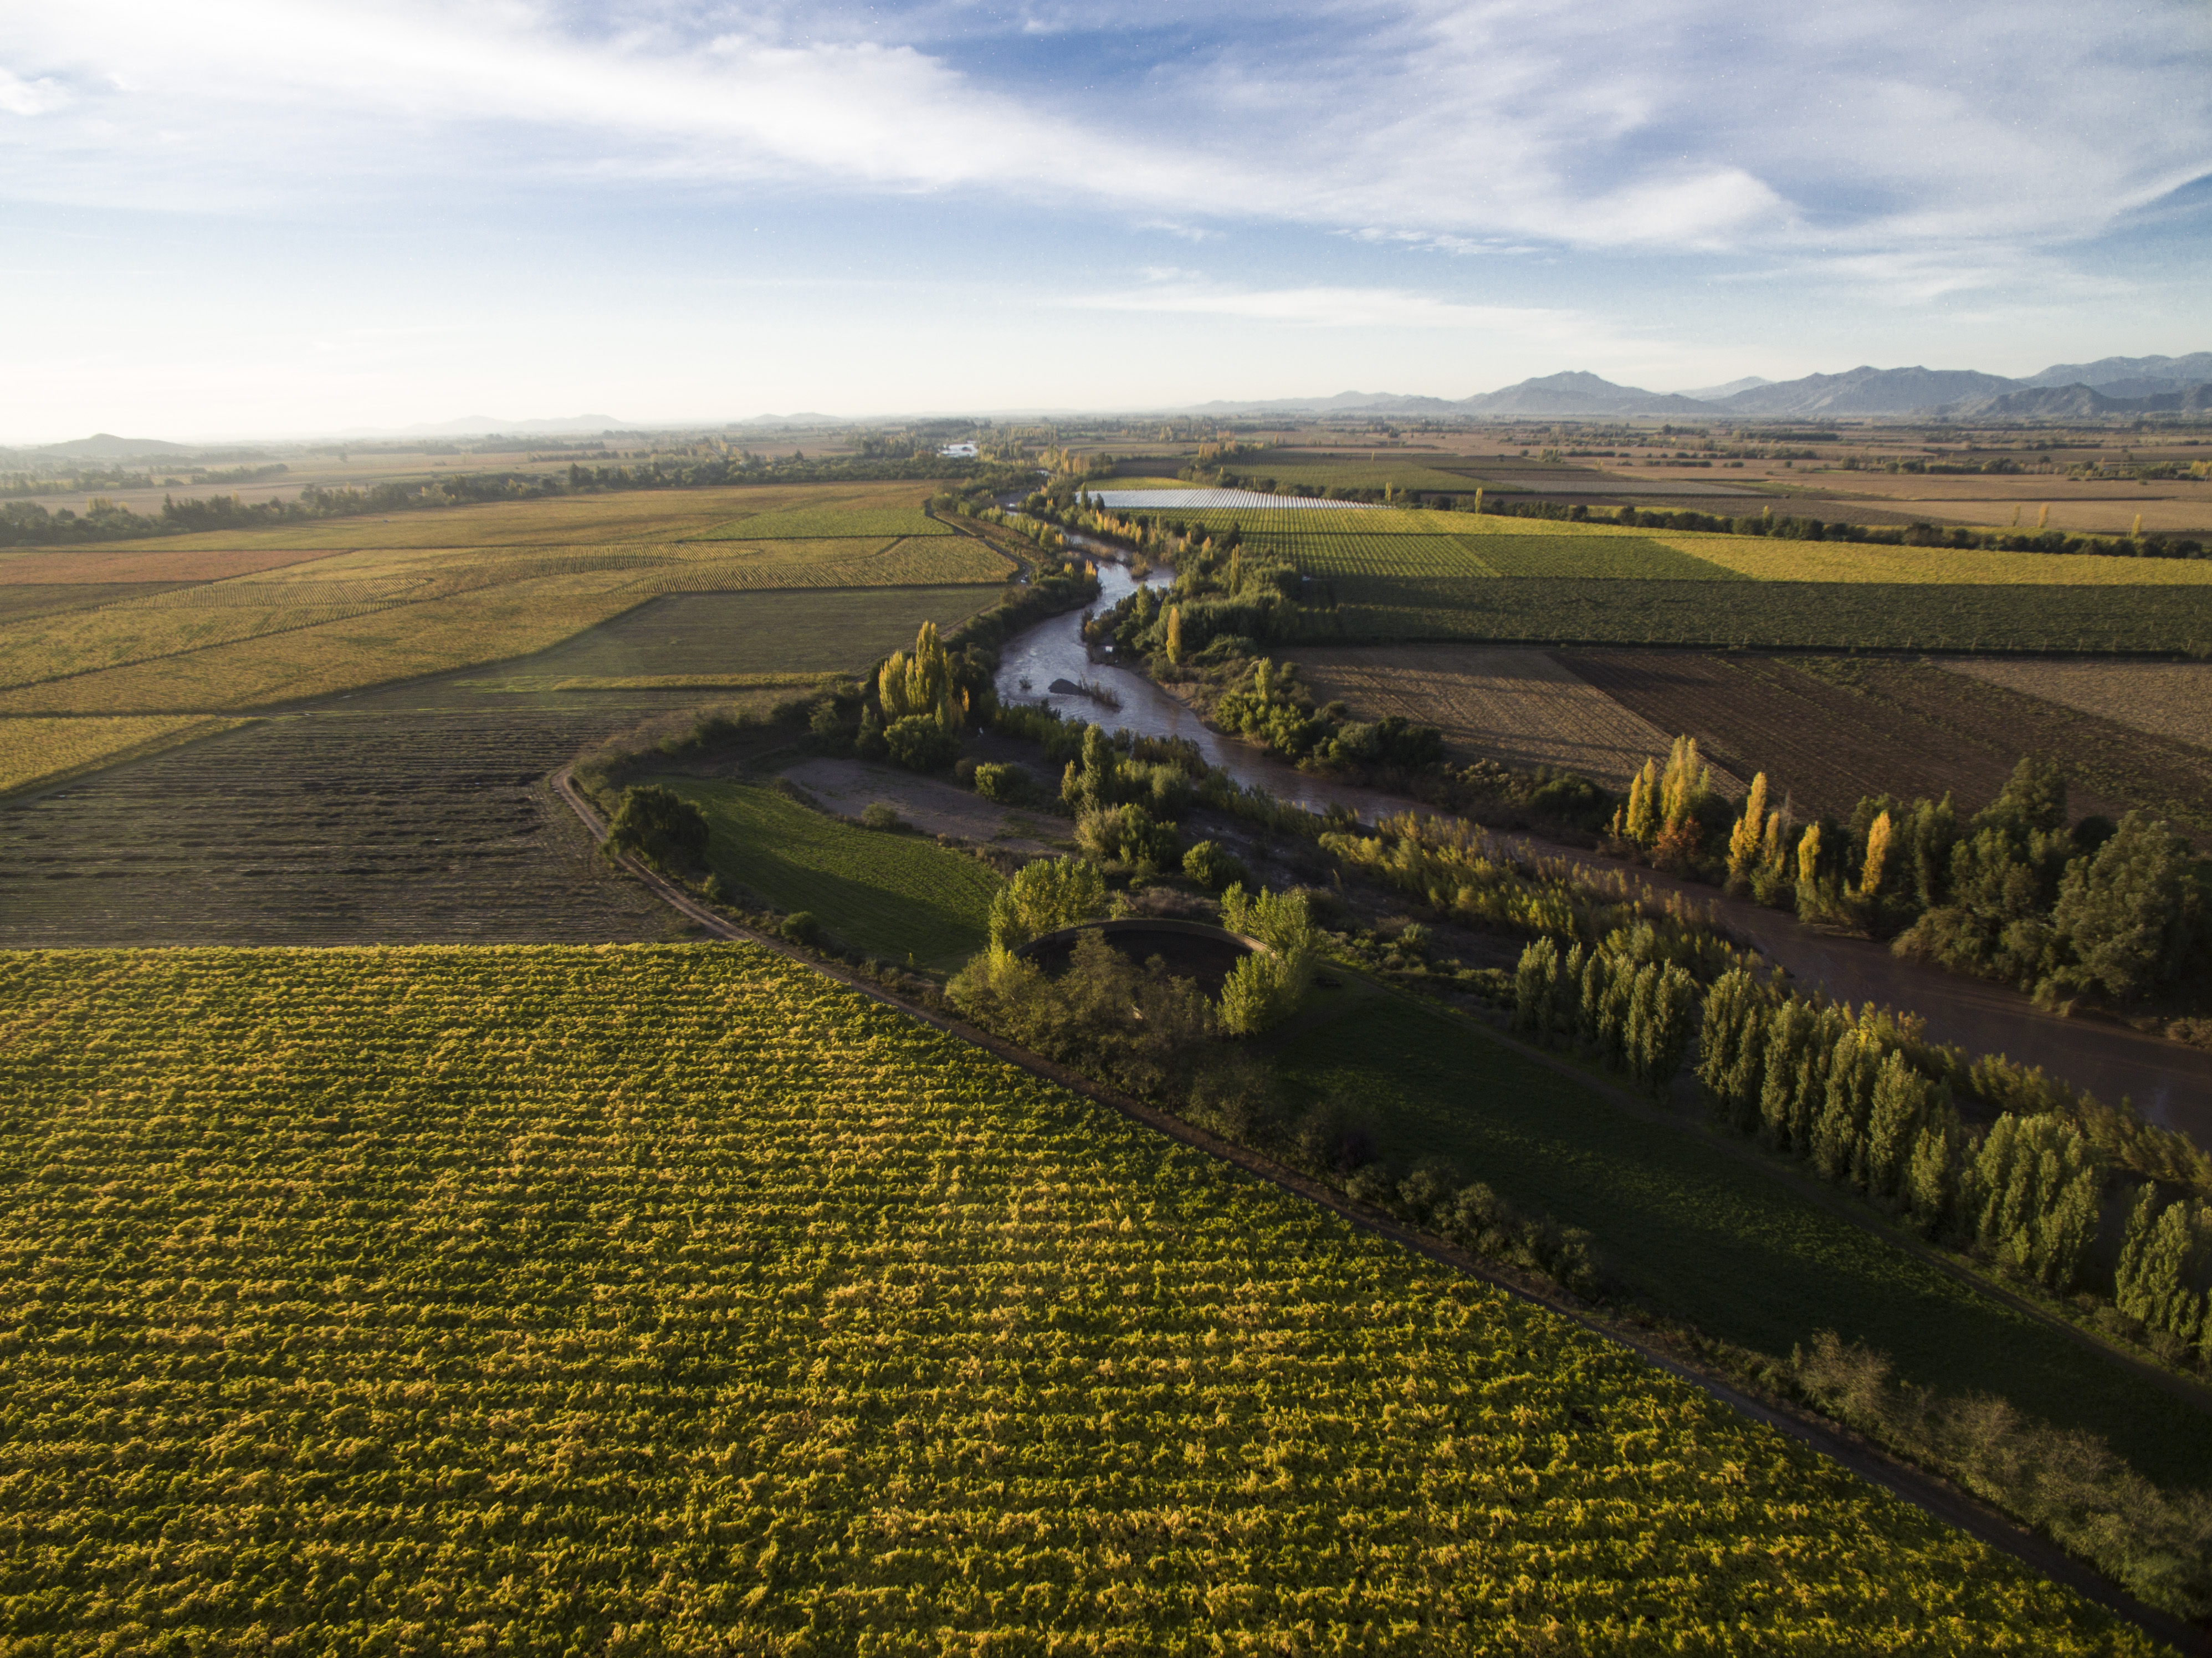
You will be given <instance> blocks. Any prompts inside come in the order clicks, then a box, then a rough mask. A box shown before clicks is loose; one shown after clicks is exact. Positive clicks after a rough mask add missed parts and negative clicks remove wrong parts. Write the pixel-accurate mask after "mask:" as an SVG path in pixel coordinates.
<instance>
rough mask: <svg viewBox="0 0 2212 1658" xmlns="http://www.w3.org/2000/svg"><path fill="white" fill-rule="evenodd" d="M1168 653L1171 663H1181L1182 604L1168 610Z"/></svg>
mask: <svg viewBox="0 0 2212 1658" xmlns="http://www.w3.org/2000/svg"><path fill="white" fill-rule="evenodd" d="M1167 652H1168V660H1169V661H1170V662H1174V663H1180V662H1181V661H1182V605H1180V604H1176V605H1174V606H1171V607H1170V609H1169V610H1168V639H1167Z"/></svg>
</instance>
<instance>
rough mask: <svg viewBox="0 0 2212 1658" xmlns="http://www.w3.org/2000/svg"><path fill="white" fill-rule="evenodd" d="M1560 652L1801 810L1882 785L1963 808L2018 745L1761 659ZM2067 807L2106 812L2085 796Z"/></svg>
mask: <svg viewBox="0 0 2212 1658" xmlns="http://www.w3.org/2000/svg"><path fill="white" fill-rule="evenodd" d="M1561 660H1563V661H1564V662H1565V664H1566V665H1567V666H1569V667H1570V668H1571V669H1573V670H1574V671H1575V672H1577V673H1578V674H1580V675H1581V676H1582V677H1583V678H1584V679H1586V680H1588V681H1589V683H1591V684H1593V685H1595V686H1596V687H1597V689H1600V690H1601V691H1603V692H1605V693H1606V695H1608V696H1610V697H1612V698H1613V700H1614V701H1617V702H1619V703H1620V705H1621V706H1622V707H1623V708H1626V709H1628V710H1629V711H1630V712H1631V713H1632V714H1638V715H1639V716H1640V717H1642V718H1643V719H1644V720H1649V721H1650V723H1651V724H1653V725H1655V726H1658V727H1659V728H1660V729H1661V730H1662V731H1666V732H1688V733H1689V734H1690V735H1692V736H1693V737H1695V738H1697V739H1698V744H1699V748H1700V749H1702V750H1705V752H1706V753H1707V754H1708V755H1709V756H1711V758H1712V760H1713V761H1714V762H1715V763H1717V764H1718V765H1722V766H1724V767H1726V768H1728V769H1729V770H1730V771H1732V772H1735V774H1737V775H1739V776H1741V777H1745V778H1748V777H1751V776H1752V775H1753V774H1755V773H1758V772H1761V771H1764V772H1765V774H1766V775H1767V782H1768V786H1769V787H1770V788H1771V790H1772V791H1773V793H1775V795H1776V796H1777V797H1778V798H1779V797H1781V796H1783V795H1784V794H1786V795H1787V796H1788V797H1789V798H1790V799H1791V800H1792V801H1793V802H1794V803H1795V804H1796V808H1797V811H1798V814H1799V816H1800V817H1812V816H1818V815H1820V814H1826V815H1829V816H1832V817H1839V818H1840V817H1849V816H1850V811H1851V808H1852V807H1853V806H1855V805H1857V804H1858V800H1859V798H1860V796H1862V795H1869V794H1882V793H1889V794H1893V795H1899V796H1904V797H1907V798H1910V797H1912V796H1916V795H1925V796H1928V797H1929V798H1930V799H1937V798H1940V797H1941V796H1942V795H1943V794H1945V793H1950V794H1953V795H1954V796H1955V797H1956V799H1957V804H1958V805H1960V808H1961V809H1962V812H1971V811H1974V810H1977V809H1978V808H1979V807H1980V806H1982V805H1985V804H1986V803H1988V802H1989V801H1990V800H1992V799H1996V795H1997V793H1998V792H1999V791H2000V790H2001V789H2002V788H2003V787H2004V785H2005V780H2006V779H2007V778H2008V777H2010V776H2011V775H2012V772H2013V768H2014V767H2015V765H2017V764H2018V763H2019V762H2020V757H2021V754H2022V753H2023V752H2026V750H2025V749H2024V748H2020V747H2015V748H2014V749H2012V750H2011V751H2009V752H2007V751H2006V750H2005V749H2004V748H2003V747H2002V745H2001V744H1998V743H1996V742H1993V741H1992V740H1990V736H1988V735H1984V734H1979V733H1974V732H1966V731H1961V730H1959V729H1957V728H1954V727H1953V726H1949V725H1948V724H1946V723H1944V722H1943V721H1942V720H1936V719H1931V718H1930V717H1929V716H1928V715H1927V714H1923V713H1922V712H1921V711H1919V710H1917V709H1915V708H1907V707H1905V706H1901V705H1899V704H1897V703H1894V702H1890V701H1882V700H1877V699H1875V698H1872V697H1869V696H1868V695H1862V694H1860V693H1858V692H1856V691H1854V690H1852V689H1848V688H1846V687H1845V686H1843V685H1840V684H1838V683H1834V682H1832V680H1829V679H1826V678H1825V677H1816V676H1814V675H1813V674H1809V673H1806V672H1802V671H1799V670H1797V669H1796V668H1795V667H1792V666H1791V665H1790V664H1789V663H1787V662H1786V661H1783V660H1780V659H1776V658H1772V657H1765V656H1753V655H1741V656H1739V655H1735V654H1730V655H1729V656H1726V657H1721V656H1712V655H1707V654H1704V653H1683V652H1647V651H1574V652H1567V653H1562V655H1561ZM2074 805H2075V808H2076V810H2077V811H2103V812H2106V813H2107V814H2109V815H2112V816H2115V817H2117V816H2118V808H2117V807H2116V805H2115V804H2114V803H2113V802H2111V801H2108V800H2106V799H2101V798H2095V797H2091V796H2089V795H2087V794H2084V795H2082V796H2081V798H2079V799H2076V800H2075V802H2074Z"/></svg>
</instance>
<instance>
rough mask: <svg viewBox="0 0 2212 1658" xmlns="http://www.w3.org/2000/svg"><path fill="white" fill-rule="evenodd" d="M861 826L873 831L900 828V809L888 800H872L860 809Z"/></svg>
mask: <svg viewBox="0 0 2212 1658" xmlns="http://www.w3.org/2000/svg"><path fill="white" fill-rule="evenodd" d="M860 826H861V827H862V828H863V829H896V828H897V827H898V826H899V815H898V808H897V807H896V806H895V805H891V803H890V801H888V800H871V801H869V802H868V804H867V805H866V806H864V807H862V808H861V809H860Z"/></svg>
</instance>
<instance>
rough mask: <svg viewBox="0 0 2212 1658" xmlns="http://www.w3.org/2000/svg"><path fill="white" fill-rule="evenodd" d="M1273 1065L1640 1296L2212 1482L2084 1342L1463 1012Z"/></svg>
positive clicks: (2165, 1402)
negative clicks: (1876, 1363)
mask: <svg viewBox="0 0 2212 1658" xmlns="http://www.w3.org/2000/svg"><path fill="white" fill-rule="evenodd" d="M1276 1063H1277V1066H1278V1069H1279V1072H1280V1073H1281V1074H1282V1075H1283V1076H1284V1077H1285V1079H1286V1081H1287V1082H1288V1084H1290V1087H1291V1090H1292V1092H1293V1093H1294V1094H1295V1095H1297V1096H1298V1097H1299V1098H1300V1099H1301V1100H1302V1101H1311V1100H1318V1099H1321V1098H1324V1097H1328V1096H1335V1097H1338V1098H1341V1099H1346V1100H1349V1101H1352V1102H1356V1103H1357V1104H1358V1106H1359V1107H1361V1108H1364V1110H1365V1111H1366V1112H1367V1113H1368V1114H1370V1117H1371V1119H1372V1121H1373V1122H1374V1124H1375V1127H1376V1149H1377V1151H1378V1154H1379V1155H1380V1157H1382V1158H1383V1160H1384V1161H1386V1162H1387V1163H1391V1164H1394V1165H1395V1167H1396V1168H1397V1169H1400V1170H1401V1171H1402V1170H1403V1169H1406V1168H1407V1167H1408V1166H1410V1165H1411V1164H1412V1163H1413V1162H1415V1161H1417V1160H1418V1159H1419V1158H1421V1157H1443V1158H1445V1159H1447V1160H1448V1161H1449V1162H1450V1163H1453V1164H1455V1166H1456V1167H1457V1169H1459V1171H1460V1175H1461V1177H1462V1178H1463V1179H1469V1180H1480V1181H1486V1182H1488V1183H1489V1184H1490V1185H1491V1186H1492V1187H1494V1188H1495V1189H1496V1190H1497V1191H1498V1192H1499V1193H1501V1194H1502V1195H1504V1197H1506V1198H1507V1199H1510V1200H1511V1201H1513V1202H1514V1203H1516V1205H1520V1206H1523V1207H1524V1208H1526V1209H1528V1210H1530V1211H1535V1212H1542V1213H1545V1214H1547V1215H1549V1216H1550V1217H1551V1218H1553V1220H1555V1221H1557V1222H1558V1223H1559V1224H1561V1225H1563V1226H1580V1227H1585V1228H1587V1229H1588V1230H1589V1231H1590V1232H1592V1233H1593V1234H1595V1236H1596V1238H1597V1240H1598V1248H1599V1250H1600V1252H1601V1255H1602V1256H1603V1259H1604V1261H1605V1265H1606V1267H1607V1271H1608V1272H1610V1273H1611V1274H1612V1275H1613V1277H1614V1278H1617V1279H1619V1280H1620V1282H1622V1283H1623V1284H1626V1286H1627V1287H1628V1288H1629V1289H1630V1291H1632V1293H1633V1294H1634V1295H1635V1296H1636V1297H1638V1298H1640V1299H1643V1300H1644V1301H1646V1302H1647V1303H1650V1304H1651V1305H1654V1306H1656V1307H1658V1308H1661V1309H1663V1310H1665V1311H1666V1312H1668V1314H1670V1315H1674V1316H1676V1317H1679V1318H1680V1319H1683V1320H1685V1321H1688V1322H1692V1323H1694V1324H1696V1325H1697V1326H1698V1327H1700V1328H1702V1329H1704V1330H1705V1331H1706V1332H1708V1333H1711V1334H1712V1335H1714V1336H1717V1337H1719V1338H1720V1339H1723V1340H1726V1341H1730V1342H1735V1343H1739V1344H1741V1345H1746V1346H1749V1347H1754V1348H1757V1349H1759V1351H1764V1352H1768V1353H1771V1354H1775V1355H1778V1356H1781V1357H1787V1356H1788V1354H1789V1353H1790V1349H1791V1348H1792V1346H1793V1345H1796V1344H1799V1343H1803V1342H1808V1341H1809V1340H1810V1339H1811V1338H1812V1336H1813V1334H1814V1332H1815V1331H1816V1330H1820V1329H1823V1328H1830V1329H1834V1330H1835V1331H1836V1332H1837V1333H1838V1334H1840V1335H1842V1336H1843V1337H1844V1339H1847V1340H1851V1341H1859V1342H1864V1343H1867V1344H1868V1345H1872V1346H1875V1347H1878V1348H1881V1349H1882V1350H1884V1351H1887V1352H1888V1353H1890V1354H1891V1355H1892V1356H1893V1357H1895V1358H1896V1360H1897V1362H1898V1365H1899V1371H1900V1373H1901V1375H1902V1376H1904V1377H1905V1379H1906V1380H1908V1381H1911V1382H1919V1383H1925V1384H1931V1385H1936V1386H1939V1387H1942V1388H1945V1389H1947V1390H1954V1391H1957V1390H1985V1391H1988V1392H1991V1393H2001V1394H2004V1395H2005V1396H2006V1397H2008V1398H2010V1399H2012V1400H2014V1401H2015V1402H2016V1403H2017V1404H2018V1405H2019V1406H2021V1408H2022V1409H2024V1410H2027V1411H2028V1412H2033V1414H2035V1415H2037V1416H2039V1417H2041V1418H2045V1419H2046V1420H2048V1421H2051V1422H2055V1423H2057V1424H2060V1425H2062V1426H2067V1427H2080V1428H2084V1429H2087V1430H2091V1431H2093V1432H2095V1433H2097V1434H2099V1435H2100V1436H2104V1437H2105V1438H2106V1440H2107V1441H2108V1442H2110V1443H2111V1444H2112V1447H2113V1448H2114V1449H2115V1450H2116V1451H2118V1453H2119V1454H2120V1455H2123V1456H2124V1457H2126V1458H2127V1459H2128V1460H2129V1461H2130V1462H2131V1463H2133V1464H2134V1465H2135V1466H2136V1467H2138V1468H2142V1469H2143V1470H2145V1471H2146V1472H2150V1471H2155V1473H2156V1477H2157V1478H2159V1479H2160V1480H2161V1481H2162V1482H2166V1483H2170V1484H2173V1485H2197V1486H2203V1485H2212V1424H2208V1422H2207V1420H2206V1418H2205V1417H2204V1416H2203V1414H2202V1413H2200V1412H2196V1411H2193V1410H2191V1408H2190V1407H2189V1406H2187V1405H2185V1404H2184V1403H2183V1402H2182V1401H2180V1400H2178V1399H2175V1398H2174V1397H2172V1395H2170V1394H2166V1393H2164V1392H2162V1391H2160V1389H2158V1388H2154V1387H2152V1386H2150V1385H2149V1384H2148V1383H2147V1382H2142V1381H2141V1380H2139V1379H2137V1378H2136V1377H2134V1376H2130V1375H2129V1374H2128V1373H2127V1372H2125V1371H2124V1370H2122V1369H2120V1368H2119V1367H2118V1366H2117V1365H2114V1364H2111V1363H2106V1362H2105V1361H2104V1360H2102V1359H2100V1357H2097V1355H2096V1354H2094V1353H2093V1352H2092V1351H2088V1350H2087V1349H2086V1348H2084V1347H2083V1346H2082V1345H2080V1344H2079V1343H2077V1342H2075V1341H2073V1340H2071V1339H2068V1338H2067V1337H2065V1336H2063V1335H2062V1334H2060V1333H2057V1332H2055V1331H2051V1330H2048V1329H2045V1327H2041V1326H2039V1325H2038V1324H2037V1323H2036V1322H2035V1321H2033V1320H2031V1319H2028V1318H2027V1317H2025V1316H2023V1315H2021V1314H2019V1313H2017V1312H2015V1311H2013V1310H2012V1309H2008V1308H2007V1307H2005V1306H2003V1305H2002V1303H1998V1302H1996V1301H1995V1300H1993V1299H1991V1298H1990V1297H1985V1296H1982V1295H1978V1294H1977V1293H1975V1292H1974V1291H1972V1290H1970V1289H1968V1288H1967V1287H1966V1286H1965V1285H1963V1284H1959V1283H1957V1282H1956V1281H1954V1279H1952V1278H1948V1277H1947V1276H1945V1275H1944V1274H1943V1273H1942V1272H1937V1271H1936V1269H1935V1268H1934V1267H1932V1266H1929V1265H1927V1264H1926V1263H1924V1262H1923V1261H1920V1260H1917V1259H1916V1258H1914V1257H1913V1256H1911V1255H1910V1254H1906V1253H1905V1251H1904V1250H1902V1249H1900V1248H1896V1247H1894V1246H1893V1245H1891V1244H1889V1243H1887V1242H1885V1241H1883V1240H1882V1239H1881V1238H1879V1237H1877V1236H1873V1235H1871V1234H1869V1233H1868V1232H1866V1231H1865V1230H1863V1229H1861V1228H1859V1227H1857V1226H1855V1225H1853V1224H1850V1222H1848V1221H1846V1220H1844V1219H1843V1218H1840V1217H1838V1216H1835V1215H1831V1214H1829V1213H1826V1212H1824V1211H1822V1210H1821V1209H1820V1208H1819V1207H1817V1206H1814V1205H1812V1204H1808V1202H1806V1201H1805V1199H1804V1198H1803V1197H1802V1196H1801V1195H1799V1194H1798V1193H1796V1191H1794V1190H1793V1189H1792V1185H1791V1183H1790V1181H1787V1180H1785V1179H1784V1177H1783V1176H1782V1175H1778V1174H1771V1173H1769V1172H1767V1171H1766V1170H1765V1169H1761V1168H1759V1167H1757V1166H1755V1165H1752V1164H1747V1163H1743V1162H1741V1161H1739V1160H1737V1159H1736V1158H1735V1157H1729V1156H1728V1155H1726V1154H1725V1153H1724V1152H1723V1151H1721V1150H1720V1149H1718V1148H1716V1147H1714V1146H1712V1145H1709V1144H1707V1143H1706V1142H1705V1139H1703V1137H1702V1130H1701V1129H1700V1128H1699V1127H1698V1126H1697V1125H1695V1124H1694V1123H1684V1124H1682V1125H1681V1126H1677V1125H1676V1124H1675V1123H1674V1122H1671V1121H1655V1120H1652V1119H1650V1118H1645V1117H1641V1116H1639V1115H1638V1114H1635V1113H1633V1112H1632V1111H1631V1110H1629V1109H1627V1108H1624V1107H1623V1106H1621V1105H1620V1104H1619V1103H1616V1102H1613V1101H1611V1100H1609V1099H1607V1097H1606V1096H1603V1095H1601V1094H1600V1093H1598V1092H1597V1091H1595V1090H1594V1089H1592V1088H1589V1087H1585V1086H1583V1085H1581V1084H1577V1083H1576V1082H1574V1081H1572V1080H1571V1079H1570V1078H1565V1077H1563V1076H1561V1075H1559V1073H1558V1072H1553V1071H1551V1070H1549V1069H1547V1067H1545V1066H1541V1065H1538V1064H1536V1063H1535V1062H1534V1061H1533V1060H1528V1059H1526V1058H1524V1057H1522V1055H1520V1054H1516V1053H1515V1052H1513V1051H1512V1050H1511V1049H1510V1048H1507V1047H1505V1046H1504V1044H1503V1043H1501V1042H1497V1041H1496V1040H1494V1039H1492V1038H1491V1037H1490V1036H1489V1035H1486V1034H1485V1033H1484V1032H1482V1031H1480V1030H1479V1029H1474V1028H1473V1027H1471V1026H1469V1025H1468V1024H1466V1023H1463V1022H1462V1021H1460V1020H1457V1019H1455V1018H1451V1017H1447V1016H1445V1015H1443V1014H1441V1013H1438V1012H1436V1011H1431V1010H1430V1009H1427V1008H1424V1007H1421V1006H1419V1005H1414V1004H1412V1003H1410V1002H1407V1001H1406V1000H1404V999H1400V998H1397V997H1395V996H1382V995H1377V996H1373V997H1371V998H1370V999H1364V1000H1356V1001H1355V1002H1354V1003H1353V1004H1352V1005H1351V1006H1349V1007H1347V1008H1346V1011H1345V1012H1344V1014H1343V1016H1342V1017H1338V1018H1335V1019H1333V1020H1331V1021H1330V1022H1329V1023H1325V1024H1322V1025H1319V1026H1317V1027H1314V1028H1310V1029H1304V1030H1302V1031H1301V1032H1300V1033H1299V1034H1298V1035H1295V1036H1293V1037H1291V1039H1290V1040H1288V1041H1287V1042H1285V1043H1284V1044H1283V1046H1282V1047H1281V1048H1280V1049H1279V1051H1278V1054H1277V1056H1276Z"/></svg>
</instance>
